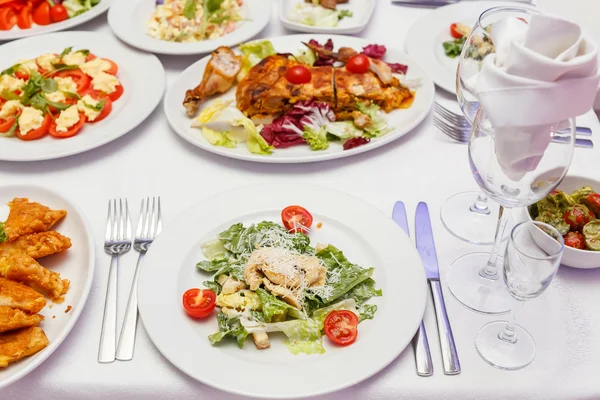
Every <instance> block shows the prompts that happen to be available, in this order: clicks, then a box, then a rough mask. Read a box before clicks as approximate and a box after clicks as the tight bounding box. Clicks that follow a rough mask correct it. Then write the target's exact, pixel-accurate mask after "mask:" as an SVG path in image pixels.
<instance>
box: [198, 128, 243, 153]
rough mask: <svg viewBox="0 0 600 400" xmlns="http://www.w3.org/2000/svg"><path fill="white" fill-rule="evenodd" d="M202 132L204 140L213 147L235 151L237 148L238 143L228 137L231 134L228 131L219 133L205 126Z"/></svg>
mask: <svg viewBox="0 0 600 400" xmlns="http://www.w3.org/2000/svg"><path fill="white" fill-rule="evenodd" d="M201 132H202V136H204V139H206V141H207V142H208V143H210V144H212V145H213V146H219V147H227V148H229V149H233V148H234V147H236V146H237V142H236V141H234V140H233V139H231V138H230V137H229V136H228V133H229V132H227V131H225V132H217V131H214V130H212V129H209V128H207V127H205V126H203V127H202V130H201Z"/></svg>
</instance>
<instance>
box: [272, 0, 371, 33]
mask: <svg viewBox="0 0 600 400" xmlns="http://www.w3.org/2000/svg"><path fill="white" fill-rule="evenodd" d="M375 3H376V0H316V1H313V2H308V1H305V0H280V1H279V10H280V11H279V12H280V17H279V18H280V20H281V23H282V25H283V26H284V27H286V28H287V29H290V30H293V31H297V32H307V33H334V34H340V35H341V34H355V33H359V32H361V31H362V30H364V29H365V28H366V27H367V24H368V23H369V20H370V19H371V17H372V16H373V12H374V11H375Z"/></svg>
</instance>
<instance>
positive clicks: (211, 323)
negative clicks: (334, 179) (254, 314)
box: [138, 184, 427, 398]
mask: <svg viewBox="0 0 600 400" xmlns="http://www.w3.org/2000/svg"><path fill="white" fill-rule="evenodd" d="M257 194H259V195H257ZM240 199H244V200H243V201H240ZM291 204H300V205H302V206H304V207H306V208H307V209H308V210H309V211H310V212H311V213H312V215H313V216H314V223H313V230H312V231H313V232H312V233H311V245H312V246H315V245H316V244H317V243H323V244H326V243H331V244H333V245H334V246H336V247H338V248H339V249H340V250H342V251H343V252H344V255H346V256H347V257H348V259H349V260H350V261H352V262H354V263H357V264H359V265H362V266H365V267H367V266H368V267H374V268H375V272H374V274H373V279H374V280H375V281H376V283H377V287H378V288H381V289H382V291H383V296H382V297H376V298H373V299H372V300H371V301H370V302H372V303H374V304H377V306H378V310H377V312H376V313H375V317H374V319H373V320H368V321H364V322H362V323H361V324H360V325H359V334H358V339H357V341H356V342H355V343H354V344H352V345H351V346H348V347H336V346H334V345H331V344H330V343H329V342H328V340H327V338H325V340H324V346H325V349H326V353H325V354H320V355H310V356H308V355H303V354H300V355H296V356H294V355H292V354H291V353H290V352H289V351H288V350H287V348H286V347H285V346H284V344H283V338H282V337H277V335H275V334H274V335H273V336H272V342H271V348H270V349H268V350H257V349H256V348H255V346H254V344H253V343H252V340H248V341H247V342H246V345H245V346H244V349H243V350H240V349H239V348H238V347H237V345H236V344H235V342H234V341H229V340H227V341H226V342H223V343H220V344H219V345H217V346H211V344H210V343H209V341H208V339H207V336H208V335H209V334H211V333H214V332H217V331H218V328H217V321H216V318H215V316H216V312H215V314H213V315H212V316H211V317H210V318H206V319H203V320H192V319H190V318H188V317H187V316H186V313H185V312H184V310H183V308H182V305H181V296H182V294H183V293H184V292H185V291H186V290H187V289H190V288H194V287H202V282H203V281H205V280H210V275H209V274H207V273H203V272H199V271H198V270H197V268H196V267H195V264H196V263H197V262H198V261H201V260H202V259H204V256H203V255H202V250H201V248H200V245H201V243H203V242H206V241H208V240H212V239H214V238H215V236H216V234H217V233H219V232H221V231H223V230H225V229H227V228H229V226H231V225H232V224H234V223H238V222H242V223H244V224H245V225H246V226H248V225H249V224H251V223H256V222H260V221H263V220H268V221H274V222H280V218H281V217H280V215H281V210H282V209H283V208H284V207H286V206H288V205H291ZM357 210H360V212H357ZM319 222H320V223H321V224H322V226H321V228H315V226H316V225H317V224H318V223H319ZM144 263H145V265H144V268H143V269H142V271H141V275H140V280H139V287H138V291H139V310H140V315H141V317H142V320H143V322H144V327H145V328H146V331H147V332H148V335H149V336H150V338H151V339H152V341H153V342H154V344H155V345H156V347H157V348H158V350H159V351H160V352H161V353H162V354H163V355H164V356H165V357H166V358H167V359H168V360H169V361H170V362H171V363H172V364H173V365H175V366H176V367H177V368H179V369H180V370H181V371H183V372H184V373H186V374H187V375H189V376H191V377H192V378H194V379H197V380H198V381H200V382H203V383H205V384H207V385H210V386H213V387H216V388H218V389H221V390H224V391H227V392H231V393H236V394H242V395H247V396H255V397H257V398H306V397H308V396H313V395H319V394H324V393H329V392H332V391H335V390H339V389H342V388H345V387H348V386H351V385H354V384H356V383H358V382H360V381H362V380H364V379H367V378H369V377H370V376H372V375H374V374H376V373H377V372H378V371H380V370H381V369H383V368H384V367H386V366H387V365H388V364H389V363H391V362H392V361H393V360H394V359H395V358H396V357H397V356H398V355H399V354H400V353H401V352H402V351H403V350H404V348H405V347H406V346H407V345H408V344H409V343H410V341H411V339H412V337H413V335H414V333H415V331H416V330H417V328H418V326H419V323H420V321H421V318H422V317H423V313H424V310H425V302H426V293H427V291H426V280H425V273H424V269H423V264H422V263H421V259H420V257H419V254H418V253H417V251H416V249H415V247H414V245H413V244H412V241H411V240H410V239H409V238H408V237H407V236H406V234H405V233H404V232H403V231H402V229H400V228H399V227H398V226H397V225H396V224H395V223H394V222H393V221H392V219H391V218H389V217H388V216H386V215H385V214H383V213H382V212H380V211H379V210H377V209H375V208H373V207H372V206H370V205H369V204H367V203H364V202H363V201H361V200H358V199H356V198H353V197H351V196H349V195H346V194H344V193H341V192H338V191H335V190H331V189H327V188H322V187H318V186H311V185H302V184H300V185H299V184H271V185H254V186H249V187H244V188H239V189H235V190H232V191H229V192H225V193H222V194H219V195H216V196H214V197H211V198H209V199H206V200H203V201H201V202H199V203H197V204H196V205H195V206H193V207H192V208H190V209H188V210H187V211H185V212H183V213H182V214H181V215H179V216H178V217H177V218H176V219H175V220H173V222H171V223H170V224H169V225H168V226H167V227H166V229H165V230H164V231H163V232H162V233H161V234H160V235H159V236H158V238H157V239H156V241H155V242H154V243H153V244H152V247H151V248H150V251H149V252H148V255H147V256H146V260H145V262H144ZM157 294H159V295H157Z"/></svg>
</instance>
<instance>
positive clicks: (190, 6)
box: [183, 0, 196, 19]
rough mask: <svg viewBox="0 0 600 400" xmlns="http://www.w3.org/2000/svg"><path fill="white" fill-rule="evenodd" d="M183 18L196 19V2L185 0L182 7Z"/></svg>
mask: <svg viewBox="0 0 600 400" xmlns="http://www.w3.org/2000/svg"><path fill="white" fill-rule="evenodd" d="M183 16H184V17H186V18H187V19H194V18H196V0H186V2H185V5H184V6H183Z"/></svg>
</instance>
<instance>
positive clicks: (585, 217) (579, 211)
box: [563, 204, 596, 232]
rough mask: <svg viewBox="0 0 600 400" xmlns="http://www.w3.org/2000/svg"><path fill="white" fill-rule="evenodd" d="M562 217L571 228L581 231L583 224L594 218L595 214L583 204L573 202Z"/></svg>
mask: <svg viewBox="0 0 600 400" xmlns="http://www.w3.org/2000/svg"><path fill="white" fill-rule="evenodd" d="M563 219H564V221H565V222H566V223H567V224H569V225H570V226H571V229H572V230H574V231H579V232H581V230H582V229H583V227H584V226H585V224H587V223H588V222H590V221H591V220H593V219H596V216H595V215H594V213H593V212H591V211H590V209H589V208H587V207H586V206H584V205H583V204H575V205H574V206H573V207H571V208H570V209H568V210H567V211H565V213H564V214H563Z"/></svg>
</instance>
